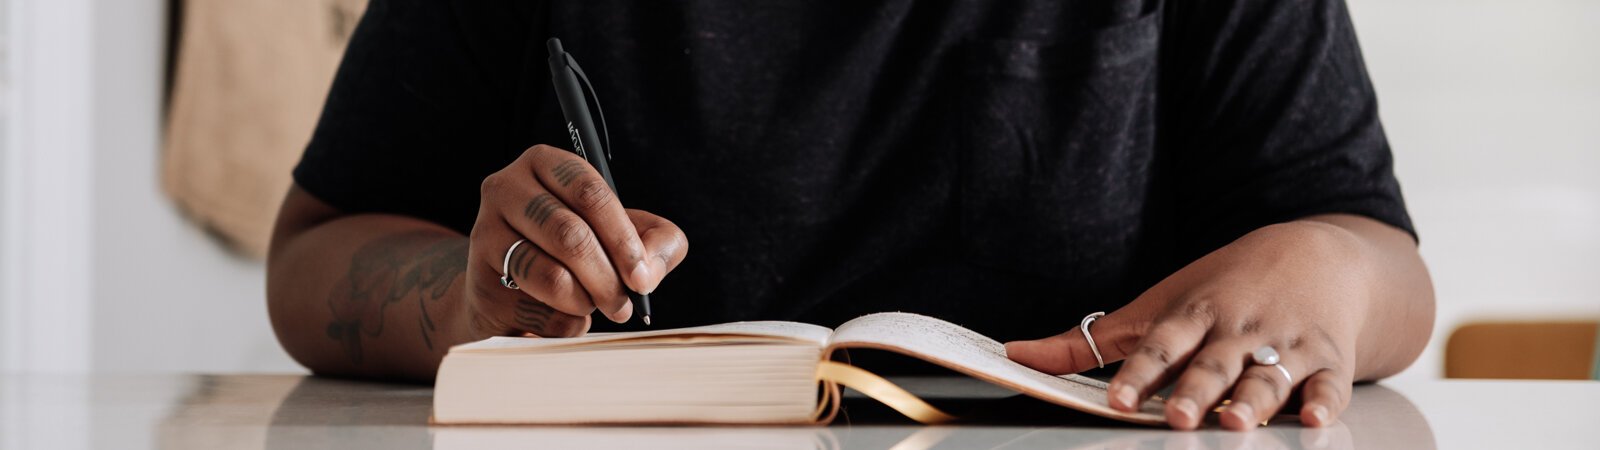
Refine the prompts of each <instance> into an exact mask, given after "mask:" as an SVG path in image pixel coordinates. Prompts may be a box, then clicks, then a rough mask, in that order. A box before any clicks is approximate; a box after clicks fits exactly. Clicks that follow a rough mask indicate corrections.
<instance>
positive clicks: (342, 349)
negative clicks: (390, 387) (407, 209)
mask: <svg viewBox="0 0 1600 450" xmlns="http://www.w3.org/2000/svg"><path fill="white" fill-rule="evenodd" d="M279 226H280V228H282V227H284V226H285V225H284V224H283V223H280V224H279ZM466 264H467V238H466V237H465V236H462V235H460V234H459V233H456V232H454V231H452V230H449V229H446V228H444V227H441V226H439V225H436V224H432V223H429V222H426V221H422V220H418V219H413V218H408V217H400V216H389V215H376V214H358V215H348V216H342V217H337V218H333V219H331V220H328V221H326V222H323V223H319V224H315V225H313V226H309V227H306V228H304V229H301V230H298V231H297V232H294V233H292V234H284V233H280V234H279V236H278V237H276V238H275V240H274V243H273V250H272V254H271V256H270V258H269V262H268V268H267V270H268V271H267V303H268V312H269V314H270V315H271V317H272V327H273V330H274V331H275V332H276V333H277V335H278V341H279V342H280V343H281V344H282V345H283V347H284V349H285V350H287V351H288V352H289V354H290V356H292V357H294V359H295V360H296V361H298V362H300V364H302V365H304V366H306V367H307V368H309V369H311V370H312V371H313V372H316V373H319V374H328V375H340V376H357V377H371V378H404V379H410V380H429V379H432V378H433V375H434V372H435V369H436V368H437V367H438V364H439V360H440V359H441V358H443V357H444V353H445V351H446V350H448V349H449V347H450V346H451V345H453V344H457V343H460V342H465V341H467V340H469V339H471V338H472V336H470V334H471V333H469V332H468V330H466V328H467V327H466V326H465V325H464V324H463V323H462V322H464V317H465V314H466V312H465V311H463V309H464V308H461V307H460V305H461V304H462V286H463V285H464V282H463V278H464V275H463V273H464V272H465V269H466Z"/></svg>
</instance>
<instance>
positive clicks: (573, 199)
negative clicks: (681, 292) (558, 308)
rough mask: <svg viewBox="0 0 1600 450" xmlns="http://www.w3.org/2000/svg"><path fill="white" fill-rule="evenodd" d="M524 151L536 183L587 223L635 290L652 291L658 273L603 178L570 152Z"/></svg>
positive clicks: (550, 149) (547, 148) (549, 149)
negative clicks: (535, 177)
mask: <svg viewBox="0 0 1600 450" xmlns="http://www.w3.org/2000/svg"><path fill="white" fill-rule="evenodd" d="M528 152H529V155H530V160H529V163H530V164H531V166H532V170H533V173H534V175H535V176H537V177H538V179H539V182H540V183H542V184H543V185H544V187H545V189H546V190H548V191H550V193H552V194H555V196H556V198H559V199H561V201H562V203H565V204H567V205H568V206H569V207H571V208H572V211H573V212H575V213H577V214H578V217H582V218H583V220H584V221H585V222H587V223H588V224H589V227H590V228H592V229H593V230H594V233H595V235H596V237H597V238H598V239H599V242H600V245H601V247H604V248H605V251H606V254H607V255H608V256H610V258H611V261H612V263H613V264H615V269H616V273H617V274H620V275H622V280H623V281H624V282H626V283H627V284H628V286H629V287H632V288H633V290H634V291H635V292H639V293H642V294H648V293H650V292H652V291H654V290H655V287H656V284H658V283H660V281H661V279H660V274H659V273H655V272H653V271H652V270H651V267H650V264H649V263H648V262H646V261H645V250H644V249H645V247H644V243H643V242H641V240H640V238H639V232H638V231H637V230H635V229H634V225H633V221H632V220H630V218H629V216H628V214H627V212H625V211H624V210H623V208H622V202H621V201H620V200H618V199H617V195H616V192H614V191H612V189H611V185H610V184H608V183H606V180H605V178H604V177H601V176H600V173H599V172H597V171H595V169H594V166H591V165H589V163H588V162H587V161H584V160H583V158H581V157H579V156H578V155H576V154H573V153H572V152H569V151H566V150H561V149H558V148H555V147H551V146H548V145H538V146H534V147H533V148H532V149H530V150H529V151H528Z"/></svg>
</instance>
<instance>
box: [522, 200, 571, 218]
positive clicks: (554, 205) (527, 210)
mask: <svg viewBox="0 0 1600 450" xmlns="http://www.w3.org/2000/svg"><path fill="white" fill-rule="evenodd" d="M561 208H562V206H561V202H559V201H556V198H555V197H553V196H551V195H550V194H539V195H536V196H534V197H533V199H532V200H528V206H524V207H523V208H522V216H523V217H527V218H529V219H533V221H534V222H535V223H538V224H539V225H544V221H546V220H550V215H551V214H555V212H556V210H558V209H561Z"/></svg>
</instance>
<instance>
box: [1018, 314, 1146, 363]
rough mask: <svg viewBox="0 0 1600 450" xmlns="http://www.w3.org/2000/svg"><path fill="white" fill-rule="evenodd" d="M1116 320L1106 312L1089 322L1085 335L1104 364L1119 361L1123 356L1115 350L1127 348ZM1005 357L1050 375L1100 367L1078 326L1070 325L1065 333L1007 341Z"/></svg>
mask: <svg viewBox="0 0 1600 450" xmlns="http://www.w3.org/2000/svg"><path fill="white" fill-rule="evenodd" d="M1118 322H1119V321H1118V320H1116V319H1114V318H1113V316H1111V315H1107V316H1105V317H1101V318H1099V319H1098V320H1095V321H1094V323H1093V324H1090V325H1089V334H1090V335H1091V336H1093V337H1094V341H1095V347H1097V348H1099V350H1100V359H1101V360H1104V361H1105V363H1106V364H1110V363H1112V362H1114V361H1119V360H1121V359H1122V357H1123V355H1122V352H1121V351H1119V350H1118V349H1120V348H1122V347H1128V346H1127V345H1124V344H1123V343H1122V342H1120V340H1122V339H1126V337H1125V335H1127V333H1122V332H1121V331H1120V329H1121V328H1123V327H1120V326H1118V325H1119V324H1118ZM1006 356H1007V357H1009V358H1011V360H1012V361H1016V362H1017V363H1018V364H1022V365H1024V366H1028V367H1029V368H1032V369H1034V370H1037V371H1040V372H1044V373H1049V374H1054V375H1060V374H1068V373H1078V372H1082V371H1085V370H1089V369H1093V368H1096V367H1100V361H1099V360H1097V359H1095V355H1094V350H1093V349H1091V348H1090V347H1089V341H1088V340H1087V339H1084V336H1083V332H1082V331H1081V329H1080V327H1072V329H1070V330H1067V332H1065V333H1061V334H1058V335H1055V336H1051V337H1047V338H1044V339H1034V340H1029V341H1011V342H1007V343H1006Z"/></svg>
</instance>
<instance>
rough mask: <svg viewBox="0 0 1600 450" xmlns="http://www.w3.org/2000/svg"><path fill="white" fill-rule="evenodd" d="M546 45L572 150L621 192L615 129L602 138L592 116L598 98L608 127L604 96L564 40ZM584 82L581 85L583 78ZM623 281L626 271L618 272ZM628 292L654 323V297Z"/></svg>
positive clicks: (597, 107)
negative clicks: (615, 173) (614, 170)
mask: <svg viewBox="0 0 1600 450" xmlns="http://www.w3.org/2000/svg"><path fill="white" fill-rule="evenodd" d="M545 46H546V47H549V48H550V81H551V82H552V83H554V84H555V87H556V100H557V101H558V102H559V103H561V115H562V116H564V117H566V119H567V135H568V136H571V137H572V151H573V152H576V153H577V154H578V156H582V157H583V159H585V160H587V161H589V165H592V166H594V169H595V170H596V171H599V172H600V177H601V178H605V180H606V185H607V186H611V192H612V193H616V192H617V183H616V182H615V181H612V180H611V165H610V164H608V163H607V161H608V160H610V159H611V152H610V151H608V149H607V147H610V146H611V130H605V131H604V133H605V134H604V136H605V140H604V141H601V139H600V138H601V136H602V135H601V132H600V131H596V130H597V128H595V120H594V116H590V115H589V101H590V100H593V101H594V109H595V111H596V112H598V113H600V127H601V129H603V128H604V127H605V123H606V122H605V120H606V113H605V111H604V110H603V109H601V108H600V99H599V98H598V97H596V96H595V95H594V85H593V84H591V83H589V77H588V76H587V75H584V74H583V69H582V68H580V67H578V62H577V61H573V60H572V55H568V54H567V52H566V50H562V49H561V39H557V38H550V40H549V41H545ZM580 80H581V81H582V82H583V84H581V85H580V84H579V83H578V82H579V81H580ZM584 87H588V88H589V95H587V96H585V95H584V93H583V88H584ZM617 278H618V280H619V281H620V280H621V278H622V274H621V273H618V274H617ZM622 288H623V289H625V290H627V291H628V299H629V300H631V301H633V302H635V303H638V304H639V309H640V310H642V311H643V312H644V317H643V319H644V324H645V325H649V324H650V296H649V295H644V294H640V293H638V292H634V291H633V289H632V288H629V287H628V286H627V284H626V283H624V284H623V286H622Z"/></svg>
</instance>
